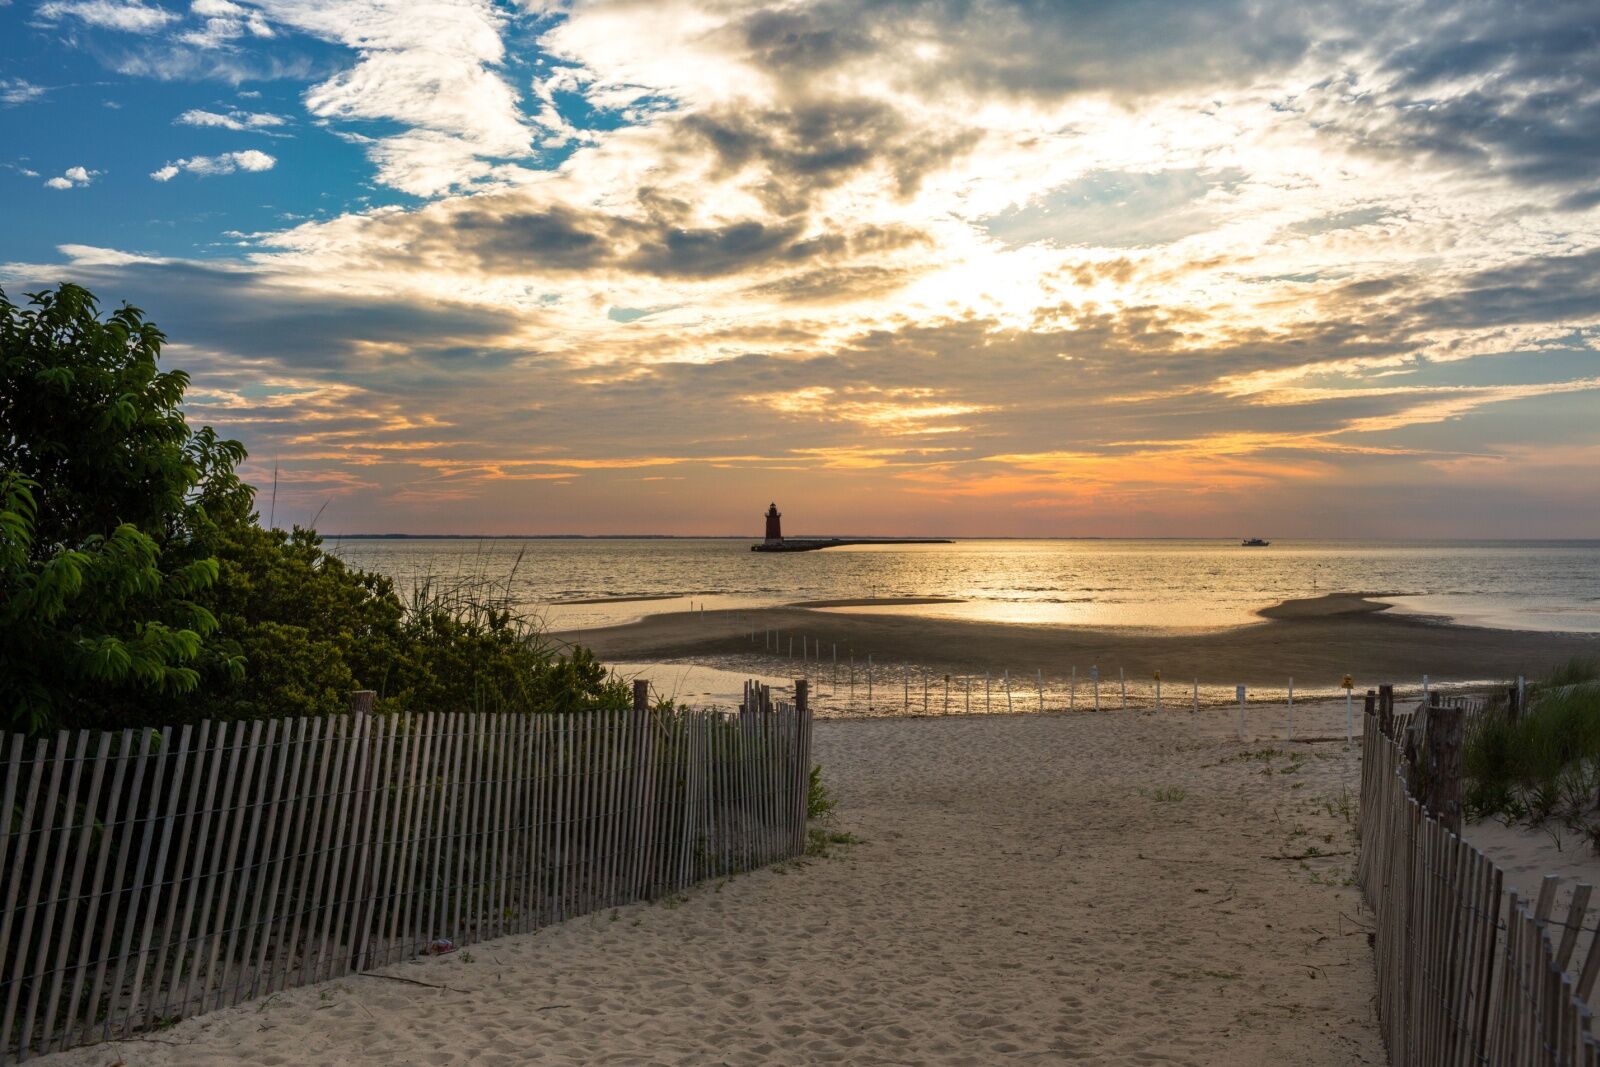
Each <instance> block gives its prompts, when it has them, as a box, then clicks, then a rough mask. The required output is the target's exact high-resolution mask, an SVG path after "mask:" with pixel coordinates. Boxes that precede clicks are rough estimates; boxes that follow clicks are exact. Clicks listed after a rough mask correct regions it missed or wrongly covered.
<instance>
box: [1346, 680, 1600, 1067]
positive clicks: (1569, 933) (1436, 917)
mask: <svg viewBox="0 0 1600 1067" xmlns="http://www.w3.org/2000/svg"><path fill="white" fill-rule="evenodd" d="M1422 714H1423V713H1422V712H1418V715H1422ZM1385 720H1386V721H1390V722H1392V723H1393V726H1392V727H1391V729H1392V732H1393V735H1394V736H1387V735H1385V734H1384V732H1383V731H1382V730H1381V729H1379V726H1378V722H1377V721H1375V720H1373V719H1371V718H1369V720H1368V722H1367V729H1366V730H1365V732H1364V734H1363V742H1362V744H1363V759H1362V766H1361V821H1360V833H1361V852H1360V859H1359V865H1358V869H1357V879H1358V881H1359V883H1360V886H1361V890H1362V893H1363V895H1364V896H1365V898H1366V901H1367V903H1368V904H1369V905H1370V906H1371V907H1372V910H1373V911H1374V912H1375V913H1376V914H1377V927H1376V929H1375V931H1374V940H1373V956H1374V961H1375V964H1376V968H1377V982H1378V998H1377V1009H1378V1020H1379V1026H1380V1028H1381V1030H1382V1033H1383V1038H1384V1041H1385V1043H1386V1044H1387V1046H1388V1049H1389V1061H1390V1063H1392V1064H1395V1065H1396V1067H1436V1065H1438V1067H1450V1065H1467V1064H1489V1065H1491V1067H1499V1065H1505V1067H1523V1065H1541V1067H1544V1065H1548V1067H1577V1065H1582V1067H1600V1043H1597V1042H1596V1039H1595V1037H1594V1036H1593V1035H1591V1033H1590V1011H1589V1007H1588V1000H1589V996H1590V993H1591V992H1592V991H1593V989H1594V984H1595V979H1596V977H1597V976H1600V945H1597V944H1596V941H1597V938H1596V935H1595V928H1594V927H1593V926H1592V925H1588V924H1587V921H1586V920H1587V915H1588V903H1589V898H1590V894H1591V892H1592V890H1591V887H1590V886H1587V885H1579V886H1577V887H1576V888H1575V891H1574V893H1573V896H1572V900H1571V904H1570V907H1569V908H1568V914H1567V916H1566V918H1565V919H1564V920H1557V919H1556V918H1555V916H1553V914H1552V912H1553V910H1554V909H1553V904H1554V901H1555V895H1556V893H1555V891H1556V886H1557V883H1558V882H1559V879H1557V878H1556V877H1554V876H1551V877H1549V878H1546V879H1545V880H1544V882H1543V884H1542V886H1541V887H1540V890H1539V894H1538V897H1537V899H1536V900H1535V902H1534V904H1533V906H1532V908H1530V907H1529V906H1528V901H1526V900H1525V899H1521V898H1519V897H1518V895H1517V894H1516V893H1515V892H1511V891H1507V890H1506V889H1505V875H1504V872H1503V871H1502V870H1501V869H1500V868H1499V867H1498V866H1496V865H1495V864H1494V863H1493V862H1492V861H1491V860H1490V859H1489V858H1488V857H1486V856H1485V855H1484V854H1483V853H1482V852H1480V851H1479V850H1478V849H1476V848H1474V847H1473V846H1472V845H1470V844H1468V843H1467V842H1465V841H1463V840H1462V839H1461V838H1460V837H1459V836H1457V835H1456V834H1455V833H1453V832H1451V831H1450V830H1449V829H1447V828H1446V827H1445V826H1444V825H1442V824H1441V823H1440V822H1439V820H1438V819H1436V818H1435V817H1434V816H1433V815H1432V814H1430V813H1429V812H1427V811H1426V810H1424V809H1423V807H1422V805H1421V804H1420V803H1419V802H1418V800H1417V799H1416V798H1415V797H1413V796H1412V795H1411V793H1410V792H1409V791H1408V789H1407V787H1406V777H1405V775H1406V761H1405V756H1404V753H1403V749H1402V746H1401V744H1399V743H1398V742H1397V740H1396V738H1399V737H1403V736H1404V732H1405V731H1406V730H1407V729H1408V728H1409V727H1410V726H1411V723H1412V717H1411V716H1409V715H1399V716H1395V717H1393V718H1392V719H1389V717H1387V716H1385ZM1580 935H1583V937H1582V938H1580ZM1580 940H1586V941H1587V945H1586V951H1585V955H1584V959H1583V965H1582V968H1581V970H1580V971H1579V973H1578V976H1577V978H1576V980H1573V979H1572V978H1571V977H1569V973H1568V972H1569V968H1570V967H1571V965H1572V963H1573V961H1574V953H1575V951H1576V949H1577V948H1578V945H1579V942H1580Z"/></svg>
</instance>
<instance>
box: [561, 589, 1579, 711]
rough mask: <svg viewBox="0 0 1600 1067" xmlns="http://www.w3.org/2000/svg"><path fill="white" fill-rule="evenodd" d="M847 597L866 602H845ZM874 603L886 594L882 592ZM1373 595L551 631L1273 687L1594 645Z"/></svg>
mask: <svg viewBox="0 0 1600 1067" xmlns="http://www.w3.org/2000/svg"><path fill="white" fill-rule="evenodd" d="M854 603H855V604H856V605H857V606H862V605H866V604H869V603H872V602H871V601H856V602H854ZM883 603H889V602H888V601H884V602H883ZM1382 609H1383V605H1382V604H1381V602H1379V601H1375V600H1374V599H1372V598H1371V597H1363V596H1360V595H1356V594H1346V593H1340V594H1333V595H1331V596H1325V597H1317V598H1314V599H1309V600H1299V601H1288V602H1286V603H1284V604H1281V605H1278V606H1276V607H1273V608H1269V609H1267V610H1266V611H1265V612H1263V613H1262V614H1263V616H1264V617H1263V618H1262V620H1261V621H1260V622H1259V623H1255V624H1252V625H1246V626H1237V627H1231V628H1217V629H1193V630H1182V629H1175V630H1154V629H1142V628H1132V627H1123V628H1098V629H1097V628H1089V627H1080V626H1059V625H1057V626H1049V625H1021V624H1006V623H992V622H973V621H967V620H959V619H942V618H923V617H918V616H916V615H914V614H899V613H895V614H888V613H876V614H875V613H872V612H870V611H859V612H854V613H852V612H849V611H838V610H826V611H822V610H813V609H810V608H804V607H794V606H791V607H782V608H765V609H758V610H753V611H746V612H735V611H707V612H705V613H703V614H702V613H688V612H677V613H671V614H663V615H654V616H650V617H648V618H645V619H643V620H641V621H639V622H636V623H633V624H630V625H627V626H612V627H606V628H603V629H594V630H584V631H577V632H571V633H562V634H556V635H553V636H554V637H555V639H556V640H559V641H567V642H572V643H577V644H582V645H584V646H586V647H588V648H590V649H592V650H594V652H595V653H596V654H597V655H599V657H600V658H601V659H602V660H604V661H609V660H631V661H648V660H690V659H692V660H697V661H699V662H702V663H709V662H718V663H720V664H722V665H727V666H732V667H735V668H737V669H744V670H750V671H752V672H755V673H761V674H771V673H779V674H782V673H786V672H792V670H793V667H792V666H787V667H786V666H784V664H785V663H787V662H788V661H787V660H786V658H785V657H783V656H778V655H771V656H767V655H764V654H763V653H762V649H761V642H760V638H759V637H758V638H757V639H756V641H754V642H752V641H751V640H750V637H749V635H750V632H751V630H752V629H754V630H757V631H761V630H767V629H771V630H777V631H780V632H782V633H783V634H785V635H794V636H795V639H796V647H797V648H798V647H799V639H800V636H801V635H803V636H805V637H807V638H808V639H809V640H811V641H821V642H822V647H824V648H828V649H831V647H832V646H837V647H838V650H839V655H840V656H841V657H844V656H846V655H848V654H850V653H854V655H855V656H856V659H857V661H858V662H864V661H865V657H866V656H867V655H868V654H869V653H870V654H872V655H874V656H875V657H876V659H877V662H879V663H886V662H901V663H914V664H920V665H923V666H927V667H929V668H931V669H933V670H935V671H938V672H952V671H953V672H962V673H976V674H980V675H981V674H982V673H983V672H984V671H985V670H990V671H992V672H993V673H994V674H995V675H996V676H998V675H999V673H1000V671H1001V670H1002V669H1009V670H1010V671H1011V672H1012V676H1013V677H1019V678H1021V677H1032V676H1033V674H1034V672H1035V671H1036V670H1040V671H1043V672H1044V674H1045V676H1046V678H1050V677H1051V676H1054V677H1055V678H1058V679H1059V678H1061V677H1064V676H1065V675H1066V674H1067V671H1068V669H1069V668H1070V667H1071V666H1073V665H1076V666H1077V668H1078V670H1079V672H1080V677H1082V673H1083V672H1084V671H1085V670H1086V669H1087V668H1088V666H1089V665H1090V664H1096V665H1098V666H1099V667H1100V669H1101V670H1102V671H1103V672H1105V673H1104V676H1105V677H1107V678H1111V677H1115V676H1116V672H1117V671H1118V669H1125V670H1126V671H1127V674H1128V677H1130V678H1140V679H1144V678H1148V677H1150V676H1151V674H1152V673H1153V672H1154V671H1156V670H1160V671H1161V672H1162V673H1163V675H1164V676H1165V677H1166V678H1168V679H1171V680H1180V679H1181V680H1188V679H1190V678H1199V679H1200V683H1201V685H1203V686H1204V685H1225V686H1228V687H1231V686H1233V685H1235V684H1239V683H1244V684H1247V685H1251V686H1260V685H1272V686H1282V685H1283V684H1284V681H1285V679H1286V678H1287V677H1289V676H1293V677H1294V678H1296V679H1297V680H1298V681H1299V682H1301V683H1302V684H1304V685H1306V686H1311V685H1318V686H1322V687H1331V686H1334V685H1337V684H1338V681H1339V679H1341V678H1342V677H1343V676H1344V675H1345V674H1346V673H1351V674H1353V675H1355V677H1356V679H1357V681H1356V684H1357V686H1358V688H1362V689H1365V688H1366V687H1368V686H1373V685H1377V684H1378V683H1380V682H1397V683H1415V682H1420V680H1421V677H1422V675H1424V674H1428V675H1430V676H1431V677H1432V678H1434V679H1435V680H1439V681H1449V680H1459V681H1481V680H1485V679H1494V678H1502V677H1512V676H1515V675H1517V674H1526V675H1530V676H1532V675H1535V674H1538V673H1541V672H1543V671H1544V670H1546V669H1548V668H1549V667H1551V666H1553V665H1555V664H1557V663H1562V662H1565V661H1566V660H1568V659H1571V658H1572V657H1574V656H1593V655H1597V654H1600V635H1595V634H1552V633H1535V632H1529V631H1516V630H1496V629H1489V628H1485V627H1474V626H1455V625H1450V624H1448V623H1443V622H1440V621H1437V620H1432V619H1427V618H1423V617H1419V616H1414V615H1399V614H1394V613H1392V612H1386V611H1384V610H1382Z"/></svg>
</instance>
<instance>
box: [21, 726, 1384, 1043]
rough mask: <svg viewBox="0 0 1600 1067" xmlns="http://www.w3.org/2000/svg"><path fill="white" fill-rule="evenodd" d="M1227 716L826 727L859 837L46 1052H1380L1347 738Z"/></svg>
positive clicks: (842, 812) (825, 753)
mask: <svg viewBox="0 0 1600 1067" xmlns="http://www.w3.org/2000/svg"><path fill="white" fill-rule="evenodd" d="M1304 714H1305V715H1306V716H1307V719H1306V723H1307V732H1308V733H1318V734H1327V733H1330V732H1335V731H1336V730H1338V729H1342V725H1343V712H1342V708H1339V707H1333V706H1329V705H1323V706H1319V707H1318V708H1308V709H1305V712H1304ZM1319 716H1320V718H1319ZM1324 720H1326V721H1324ZM1228 726H1229V723H1228V721H1227V719H1226V717H1225V716H1224V715H1223V714H1222V713H1221V712H1216V713H1210V714H1208V713H1202V714H1201V715H1200V716H1190V715H1189V714H1188V713H1181V714H1169V715H1165V716H1162V717H1156V716H1152V715H1146V714H1138V713H1105V714H1100V715H1094V714H1087V713H1080V714H1062V715H1046V716H1037V715H1034V716H1025V715H1015V716H983V717H979V716H972V717H966V716H955V717H950V718H928V719H878V720H848V721H825V722H819V723H818V724H817V728H816V734H815V742H816V756H817V759H818V760H819V762H820V763H821V764H822V765H823V767H824V771H825V776H826V780H827V782H828V783H829V785H830V786H831V788H832V789H833V790H834V791H835V792H836V794H837V796H838V802H839V803H838V808H837V813H836V816H835V820H834V829H835V830H836V831H837V832H839V833H848V834H851V835H854V836H855V837H857V838H859V843H857V844H853V845H847V846H843V845H841V846H835V847H834V849H833V851H832V854H831V855H829V856H827V857H817V858H810V859H807V860H804V861H801V862H796V863H792V864H786V865H783V866H781V867H777V868H769V869H766V870H762V871H758V872H754V873H751V874H748V875H743V876H740V877H737V878H734V879H732V880H729V881H727V882H724V883H720V884H709V885H704V886H702V887H699V888H697V889H696V890H694V891H692V892H691V893H690V894H688V895H687V897H686V898H684V899H681V900H675V901H667V902H656V903H649V904H638V905H632V906H629V907H624V908H621V909H619V910H618V911H617V912H615V913H605V914H600V915H595V916H590V917H585V918H580V919H576V920H573V921H570V922H568V923H565V924H564V925H562V926H559V927H554V928H551V929H547V930H544V931H541V932H539V933H537V934H534V935H528V936H518V937H508V938H503V939H500V940H496V941H492V942H486V943H483V944H480V945H475V946H471V947H469V948H468V949H465V950H462V951H459V952H456V953H454V954H452V955H448V956H444V957H439V958H436V959H430V960H426V961H419V962H415V963H409V964H403V965H400V966H397V967H394V968H391V969H389V970H387V971H386V972H384V973H386V974H389V975H392V976H396V977H403V978H408V979H412V980H414V981H417V982H426V983H430V984H432V985H436V986H443V987H448V988H441V989H434V988H424V987H420V986H416V985H411V984H406V983H402V982H396V981H392V980H389V979H386V978H381V977H380V978H371V977H351V978H347V979H343V980H340V981H337V982H333V983H330V984H324V985H319V986H313V987H309V988H305V989H299V990H294V991H290V992H288V993H284V994H280V995H277V996H274V997H272V998H270V999H268V1000H264V1001H260V1002H256V1003H251V1004H246V1005H243V1006H241V1007H238V1008H234V1009H230V1010H227V1011H222V1012H217V1013H215V1014H212V1015H207V1016H201V1017H198V1018H196V1019H193V1020H190V1021H185V1022H183V1023H180V1024H179V1025H177V1026H176V1027H174V1028H172V1029H170V1030H167V1031H164V1032H162V1033H159V1034H154V1035H151V1036H150V1038H148V1039H146V1040H139V1041H131V1042H122V1043H117V1044H111V1045H101V1046H98V1047H93V1048H88V1049H80V1050H75V1051H72V1052H69V1053H66V1054H61V1055H58V1056H55V1057H51V1058H49V1059H47V1060H45V1061H44V1062H47V1063H50V1064H53V1065H58V1067H66V1065H69V1064H70V1065H75V1067H90V1065H92V1067H104V1065H107V1064H112V1063H117V1062H119V1061H121V1062H123V1063H125V1064H127V1065H129V1067H138V1065H143V1064H224V1063H227V1064H260V1065H286V1064H305V1063H317V1064H363V1065H364V1064H374V1065H376V1064H383V1065H400V1064H464V1063H475V1064H508V1065H509V1064H523V1063H548V1064H592V1063H608V1064H634V1063H660V1064H706V1063H714V1064H767V1063H784V1064H807V1063H848V1064H914V1063H934V1064H990V1063H1009V1062H1018V1063H1093V1064H1130V1065H1132V1064H1225V1065H1228V1067H1246V1065H1253V1064H1262V1065H1268V1064H1283V1063H1295V1064H1306V1065H1320V1064H1327V1065H1334V1064H1338V1065H1345V1064H1354V1063H1373V1064H1377V1063H1382V1062H1383V1052H1382V1049H1381V1047H1380V1044H1379V1041H1378V1038H1377V1034H1376V1029H1375V1026H1374V1023H1373V1017H1372V1006H1371V1000H1372V995H1373V978H1372V961H1371V957H1370V953H1369V949H1368V947H1367V935H1366V928H1365V927H1366V925H1370V917H1369V916H1368V915H1367V914H1366V913H1365V912H1364V910H1363V909H1362V907H1361V905H1360V904H1359V902H1358V899H1359V898H1358V891H1357V890H1356V889H1355V888H1353V887H1352V886H1351V885H1350V884H1349V882H1348V879H1349V876H1350V875H1351V873H1352V869H1353V862H1354V861H1353V856H1352V854H1351V850H1352V848H1353V844H1352V840H1351V828H1352V827H1351V821H1350V820H1352V819H1353V818H1354V805H1355V801H1356V794H1357V791H1358V788H1359V762H1358V755H1357V752H1356V750H1355V749H1351V748H1346V747H1345V746H1344V745H1343V744H1295V745H1288V744H1262V743H1260V742H1252V743H1250V744H1245V745H1241V744H1239V743H1238V742H1236V741H1234V740H1232V739H1231V737H1230V736H1229V730H1228ZM1318 853H1321V854H1326V855H1317V854H1318Z"/></svg>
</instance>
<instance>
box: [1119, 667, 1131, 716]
mask: <svg viewBox="0 0 1600 1067" xmlns="http://www.w3.org/2000/svg"><path fill="white" fill-rule="evenodd" d="M1117 684H1118V685H1120V686H1121V687H1122V710H1123V711H1127V710H1128V674H1127V672H1126V671H1124V670H1123V669H1122V668H1121V667H1118V668H1117Z"/></svg>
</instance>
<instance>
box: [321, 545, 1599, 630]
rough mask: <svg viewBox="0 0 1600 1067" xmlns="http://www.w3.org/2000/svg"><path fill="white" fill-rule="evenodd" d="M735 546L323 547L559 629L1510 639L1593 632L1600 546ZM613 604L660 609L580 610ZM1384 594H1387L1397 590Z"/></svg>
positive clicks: (404, 582) (402, 579) (403, 579)
mask: <svg viewBox="0 0 1600 1067" xmlns="http://www.w3.org/2000/svg"><path fill="white" fill-rule="evenodd" d="M750 544H751V542H749V541H725V540H615V541H611V540H605V541H545V540H530V541H499V540H437V541H435V540H426V541H398V540H359V539H344V540H330V541H329V544H328V547H329V548H330V549H331V550H332V551H335V552H337V553H338V554H339V555H340V556H342V557H343V558H344V559H346V560H348V561H349V562H350V563H352V564H354V565H357V566H360V567H364V568H367V569H370V570H375V571H379V572H381V573H384V574H388V575H390V576H391V577H393V578H394V579H395V580H396V581H397V582H398V583H399V585H400V587H401V588H402V590H403V589H405V588H407V587H408V586H409V585H410V584H411V583H412V582H414V581H416V580H418V579H419V578H422V577H433V578H435V579H454V578H469V579H479V578H481V579H483V580H485V581H489V582H493V583H494V584H495V585H496V586H498V587H500V588H502V589H509V591H510V593H511V595H512V597H513V599H515V600H516V601H518V602H520V603H521V604H523V605H524V606H526V607H529V608H534V609H537V610H539V611H541V612H543V614H544V615H545V616H546V619H547V621H548V623H549V624H550V625H551V626H552V627H555V628H558V629H571V628H581V627H587V626H599V625H608V624H612V623H616V622H622V621H627V620H630V619H636V618H639V617H640V616H642V615H645V614H649V613H653V612H658V611H678V610H683V609H684V608H686V607H687V606H688V605H689V603H690V601H691V600H692V601H693V602H694V604H696V605H699V604H700V603H702V602H703V603H705V604H706V606H707V607H709V608H722V607H744V606H755V605H768V604H782V603H788V602H791V601H796V600H832V599H846V598H856V597H931V596H937V597H954V598H959V599H960V600H962V601H963V603H959V604H934V605H918V606H915V607H909V606H908V607H894V608H889V607H880V608H873V609H871V610H875V611H900V612H914V613H916V614H921V615H942V616H952V617H961V618H974V619H986V620H996V621H1008V622H1049V623H1059V624H1064V625H1072V624H1087V625H1101V626H1141V627H1179V626H1200V627H1213V626H1232V625H1238V624H1241V623H1245V622H1250V621H1252V620H1253V618H1254V615H1253V613H1254V612H1255V611H1257V610H1258V609H1260V608H1262V607H1266V606H1268V605H1271V604H1275V603H1278V602H1279V601H1282V600H1287V599H1291V598H1296V597H1309V596H1316V595H1318V594H1320V593H1329V592H1381V593H1386V594H1397V595H1396V596H1395V597H1394V598H1393V602H1394V603H1395V604H1396V610H1404V611H1414V612H1420V613H1425V614H1435V615H1445V616H1449V617H1451V618H1455V619H1457V620H1459V621H1462V622H1471V623H1475V624H1479V625H1486V626H1500V627H1508V628H1514V629H1532V630H1569V631H1585V632H1600V541H1494V542H1489V541H1482V542H1459V541H1457V542H1422V541H1394V542H1385V541H1275V542H1274V543H1273V544H1272V546H1271V547H1269V548H1242V547H1240V546H1239V545H1238V544H1237V543H1236V542H1221V541H1145V540H1129V541H962V542H958V543H956V544H952V545H904V546H882V547H856V548H834V549H827V550H825V551H821V552H799V553H786V554H768V553H757V552H751V551H750V550H749V546H750ZM612 597H659V598H663V599H655V600H639V601H628V602H622V603H602V604H596V603H588V604H585V603H576V602H577V601H586V600H596V599H600V598H612ZM1386 599H1389V598H1387V597H1386Z"/></svg>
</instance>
